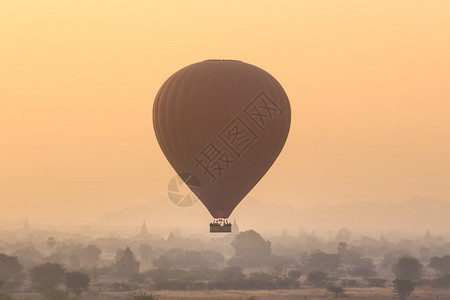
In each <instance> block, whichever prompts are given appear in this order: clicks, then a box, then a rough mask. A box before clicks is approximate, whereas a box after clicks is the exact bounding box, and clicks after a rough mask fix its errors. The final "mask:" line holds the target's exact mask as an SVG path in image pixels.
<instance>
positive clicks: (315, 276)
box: [306, 270, 328, 288]
mask: <svg viewBox="0 0 450 300" xmlns="http://www.w3.org/2000/svg"><path fill="white" fill-rule="evenodd" d="M306 280H307V281H308V282H309V284H311V285H312V286H314V287H316V288H318V287H323V286H325V284H326V283H327V280H328V273H327V272H324V271H321V270H317V271H313V272H309V273H308V277H307V279H306Z"/></svg>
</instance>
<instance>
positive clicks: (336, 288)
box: [327, 284, 345, 299]
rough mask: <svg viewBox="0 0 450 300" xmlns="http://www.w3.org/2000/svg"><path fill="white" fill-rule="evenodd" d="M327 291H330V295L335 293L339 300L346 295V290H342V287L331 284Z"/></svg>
mask: <svg viewBox="0 0 450 300" xmlns="http://www.w3.org/2000/svg"><path fill="white" fill-rule="evenodd" d="M327 290H328V291H329V292H330V293H333V294H334V296H335V297H336V299H337V298H338V297H339V296H342V297H344V296H345V294H344V288H342V287H341V286H337V285H333V284H329V285H327Z"/></svg>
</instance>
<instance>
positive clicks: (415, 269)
mask: <svg viewBox="0 0 450 300" xmlns="http://www.w3.org/2000/svg"><path fill="white" fill-rule="evenodd" d="M422 269H423V265H422V264H421V263H420V262H419V260H418V259H417V258H414V257H409V256H403V257H400V258H399V260H398V262H397V263H396V264H395V265H393V266H392V271H393V272H394V274H395V276H397V277H399V278H406V279H411V280H416V279H419V278H420V277H421V273H422Z"/></svg>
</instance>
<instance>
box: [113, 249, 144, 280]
mask: <svg viewBox="0 0 450 300" xmlns="http://www.w3.org/2000/svg"><path fill="white" fill-rule="evenodd" d="M116 266H117V273H119V274H121V275H124V276H130V275H132V274H136V273H139V262H138V261H137V260H136V258H134V254H133V252H132V251H131V250H130V248H129V247H127V248H126V249H125V251H124V252H123V254H122V257H120V258H119V259H118V260H117V262H116Z"/></svg>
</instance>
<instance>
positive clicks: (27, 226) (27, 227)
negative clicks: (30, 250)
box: [23, 217, 30, 231]
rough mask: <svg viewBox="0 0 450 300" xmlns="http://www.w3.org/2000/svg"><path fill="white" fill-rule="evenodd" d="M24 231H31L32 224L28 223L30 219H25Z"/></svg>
mask: <svg viewBox="0 0 450 300" xmlns="http://www.w3.org/2000/svg"><path fill="white" fill-rule="evenodd" d="M23 230H25V231H28V230H30V223H28V217H25V222H24V224H23Z"/></svg>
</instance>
